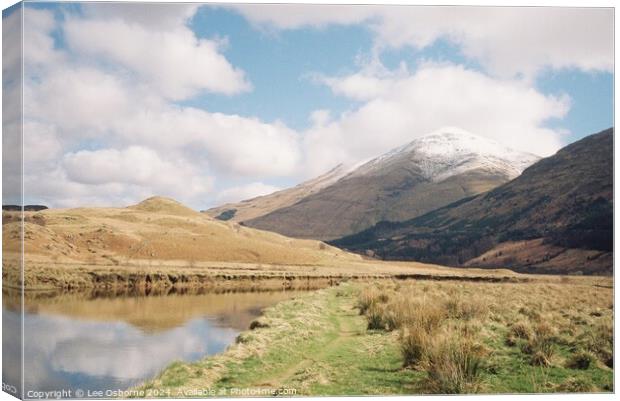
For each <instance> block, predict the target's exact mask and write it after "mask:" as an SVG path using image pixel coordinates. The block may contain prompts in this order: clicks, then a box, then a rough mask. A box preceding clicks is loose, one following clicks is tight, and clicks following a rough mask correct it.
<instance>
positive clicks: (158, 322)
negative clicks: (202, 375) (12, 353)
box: [3, 291, 299, 391]
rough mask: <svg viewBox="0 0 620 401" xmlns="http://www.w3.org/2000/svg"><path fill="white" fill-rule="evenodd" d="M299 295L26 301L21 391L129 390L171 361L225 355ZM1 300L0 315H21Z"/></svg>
mask: <svg viewBox="0 0 620 401" xmlns="http://www.w3.org/2000/svg"><path fill="white" fill-rule="evenodd" d="M297 294H299V292H291V291H289V292H265V293H222V294H212V293H211V294H196V295H178V294H176V295H167V296H149V297H135V296H134V297H129V296H126V297H116V298H107V297H104V298H101V297H92V295H83V294H78V295H63V296H54V297H35V298H33V297H30V298H27V299H26V306H25V308H26V313H25V319H24V332H25V335H24V341H25V346H24V363H25V372H26V377H25V389H26V391H28V390H37V391H50V390H58V389H75V388H81V389H84V390H87V389H90V390H106V389H126V388H128V387H131V386H133V385H136V384H138V383H140V382H142V381H143V380H145V379H147V378H150V377H153V376H155V375H156V374H157V373H158V372H159V371H161V370H162V369H163V368H164V367H166V366H167V365H169V364H170V363H171V362H173V361H175V360H184V361H194V360H197V359H200V358H201V357H203V356H204V355H207V354H214V353H218V352H222V351H223V350H224V349H225V348H226V347H227V346H228V345H229V344H231V343H232V342H234V339H235V337H236V336H237V335H238V334H239V332H240V331H242V330H245V329H246V328H247V327H248V326H249V324H250V322H251V321H252V320H253V319H254V318H255V317H256V316H258V315H259V314H260V312H261V310H262V309H264V308H265V307H267V306H269V305H272V304H275V303H276V302H278V301H281V300H284V299H287V298H291V297H293V296H295V295H297ZM4 299H5V300H6V301H8V302H5V308H8V309H9V310H5V311H4V313H5V317H8V318H11V316H12V317H13V318H18V316H19V315H18V314H17V313H18V312H15V311H11V310H10V309H12V303H11V302H10V300H7V298H6V297H4ZM3 341H11V337H9V338H6V337H4V340H3ZM5 344H6V343H5Z"/></svg>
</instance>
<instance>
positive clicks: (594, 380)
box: [138, 278, 613, 397]
mask: <svg viewBox="0 0 620 401" xmlns="http://www.w3.org/2000/svg"><path fill="white" fill-rule="evenodd" d="M580 280H581V279H579V278H571V279H569V280H564V281H563V282H562V283H556V284H549V283H495V284H494V283H455V282H450V283H447V282H446V283H444V282H416V283H415V284H414V285H416V286H419V287H415V288H414V290H416V291H419V293H420V294H421V293H423V292H424V291H428V292H434V291H436V290H437V291H449V292H451V293H452V295H453V296H452V298H447V299H445V300H446V301H449V300H451V299H452V300H454V299H464V298H463V297H465V298H466V297H468V296H471V295H472V294H474V293H478V292H479V293H480V294H485V293H486V294H487V296H486V297H487V298H488V296H489V295H488V294H492V295H491V296H492V297H495V302H493V303H492V304H491V305H489V306H488V309H485V310H486V312H485V313H484V314H483V315H479V316H469V315H467V316H469V317H468V318H467V322H466V323H467V327H469V328H470V329H472V328H474V327H476V328H477V329H476V330H475V333H476V334H475V339H476V342H477V343H479V344H480V346H481V347H480V349H481V350H484V352H485V356H484V358H483V359H481V363H480V365H479V366H477V367H476V369H477V370H476V386H475V387H471V388H470V387H468V388H469V389H470V391H471V392H474V391H475V392H482V393H515V392H518V393H529V392H558V391H559V392H571V391H604V392H605V391H612V387H613V384H612V383H613V369H612V368H610V367H608V366H605V364H604V363H603V362H601V360H599V359H597V358H596V357H592V358H593V359H589V358H590V356H585V357H583V359H585V360H587V361H588V362H587V363H586V365H587V366H585V368H584V365H583V364H581V365H579V364H577V365H574V364H572V363H573V362H574V359H575V358H576V356H575V355H581V354H583V355H589V354H588V352H590V351H588V350H587V349H586V348H587V346H588V344H589V343H588V341H590V342H592V341H594V342H595V341H597V340H596V339H595V338H594V334H593V332H591V331H589V330H588V328H589V327H590V325H592V324H594V323H597V322H598V323H602V324H603V325H605V324H607V323H610V322H611V316H612V312H613V290H612V289H611V288H604V286H601V283H592V282H589V281H580ZM607 281H609V283H607V284H610V283H611V280H607ZM373 285H376V284H373ZM378 285H383V284H378ZM387 285H389V286H393V287H392V288H391V289H390V294H392V296H396V294H397V292H395V291H398V290H399V289H400V288H401V287H400V284H394V283H390V284H387ZM407 285H409V284H407ZM364 288H365V285H364V284H360V283H344V284H341V285H340V286H338V287H333V288H327V289H322V290H319V291H315V292H313V293H310V294H308V295H304V296H301V297H298V298H297V299H294V300H290V301H285V302H281V303H279V304H277V305H275V306H274V307H271V308H269V309H267V310H266V311H265V313H264V315H263V316H262V317H261V318H259V319H258V320H257V321H255V322H254V323H253V324H252V328H253V330H249V331H247V332H244V333H242V334H241V335H240V336H239V337H238V338H237V342H236V344H234V345H232V346H230V347H229V348H228V349H227V351H226V352H224V353H222V354H220V355H216V356H213V357H210V358H206V359H203V360H201V361H199V362H196V363H190V364H188V363H183V362H177V363H174V364H173V365H171V366H169V367H168V368H167V369H166V370H164V371H163V372H162V373H161V374H160V375H159V376H158V377H157V378H155V379H153V380H151V381H148V382H147V383H145V384H144V385H143V386H141V387H139V388H138V390H139V391H142V392H143V394H145V395H147V396H148V395H149V394H150V395H160V396H169V397H183V396H189V395H192V394H194V395H195V394H196V392H197V391H198V392H203V393H204V394H216V395H221V396H231V395H232V396H234V395H241V394H240V393H239V392H244V391H245V394H248V392H250V393H249V394H268V393H269V392H272V393H275V394H285V395H292V394H295V395H366V394H418V393H433V392H441V391H436V390H434V389H433V387H429V386H428V380H429V375H430V374H431V373H430V371H429V370H428V369H427V368H425V366H426V365H423V364H422V365H419V366H414V367H404V366H405V365H406V364H405V358H404V354H403V352H402V351H403V346H402V339H403V332H402V331H400V330H394V329H391V330H388V329H385V328H381V327H378V328H377V327H372V329H371V330H369V329H368V328H369V322H370V320H369V317H368V316H364V315H361V314H360V311H359V309H358V306H359V305H360V304H359V302H360V294H361V292H362V291H365V290H364ZM384 290H385V289H384ZM507 291H508V292H509V293H510V294H512V295H514V294H517V293H518V294H521V296H520V297H517V298H518V299H519V300H520V302H521V301H522V302H526V301H527V299H525V298H528V297H529V300H530V302H534V303H533V304H531V305H530V304H529V303H527V302H526V304H524V305H523V306H522V307H521V308H517V309H516V310H514V311H512V309H511V307H513V306H514V305H512V303H513V302H512V301H510V302H504V301H505V300H504V299H503V298H502V296H501V294H502V293H506V292H507ZM384 292H385V291H384ZM548 293H552V294H553V297H549V296H547V297H545V296H544V294H548ZM592 295H597V296H596V297H592ZM584 297H587V298H584ZM542 298H544V302H542V303H540V310H537V311H532V310H530V309H528V308H536V307H535V306H534V305H535V304H536V302H538V301H540V300H541V299H542ZM485 299H486V298H485ZM568 304H570V305H572V307H571V308H568V309H567V310H566V311H565V313H564V314H563V313H562V311H561V310H560V309H558V307H559V306H562V305H564V306H566V305H568ZM506 305H508V306H509V308H506V307H505V306H506ZM528 312H536V313H537V314H538V315H539V316H540V317H542V318H543V320H544V319H548V323H549V324H551V325H552V326H553V330H558V331H557V336H556V337H554V340H553V344H552V345H551V347H553V349H554V350H555V351H556V352H555V353H554V354H553V357H552V358H551V357H550V359H549V361H548V362H549V363H548V364H546V365H545V366H540V365H532V364H531V358H532V356H531V355H530V354H528V353H526V352H523V351H522V349H521V348H523V349H526V348H527V347H526V346H525V345H522V346H521V347H520V345H519V344H518V342H519V341H521V340H520V339H513V340H514V342H511V341H509V340H508V339H507V338H508V333H510V332H511V330H513V323H515V321H516V320H515V318H517V317H520V319H519V320H523V319H530V318H529V317H526V314H527V313H528ZM513 313H514V315H513ZM531 315H532V316H534V314H533V313H532V314H531ZM459 319H462V317H458V318H457V317H446V318H445V321H442V324H445V325H452V324H456V323H458V324H461V323H463V321H461V320H459ZM532 319H534V318H532ZM607 320H609V322H607ZM598 323H597V324H598ZM532 324H533V323H532ZM556 326H557V327H556ZM571 326H575V328H574V329H573V331H572V332H567V331H566V330H568V329H569V328H570V327H571ZM446 327H447V326H446ZM554 332H555V331H554ZM590 345H591V344H590ZM584 363H585V362H584ZM252 392H253V393H252Z"/></svg>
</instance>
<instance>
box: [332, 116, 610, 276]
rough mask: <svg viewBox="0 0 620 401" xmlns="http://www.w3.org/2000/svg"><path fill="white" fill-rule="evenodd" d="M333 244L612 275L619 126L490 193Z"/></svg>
mask: <svg viewBox="0 0 620 401" xmlns="http://www.w3.org/2000/svg"><path fill="white" fill-rule="evenodd" d="M331 243H332V244H333V245H336V246H339V247H342V248H346V249H349V250H354V251H357V252H366V253H368V254H371V255H376V256H377V257H379V258H382V259H390V260H416V261H422V262H433V263H440V264H446V265H452V266H479V267H495V266H504V267H507V268H511V269H513V270H516V271H520V272H535V273H584V274H611V273H612V269H613V253H612V252H613V128H610V129H607V130H605V131H602V132H600V133H597V134H594V135H591V136H588V137H586V138H584V139H582V140H580V141H577V142H575V143H573V144H571V145H568V146H566V147H565V148H563V149H561V150H559V151H558V152H557V153H556V154H555V155H553V156H551V157H548V158H545V159H542V160H540V161H538V162H537V163H535V164H534V165H532V166H530V167H529V168H527V169H526V170H525V171H524V172H523V174H522V175H520V176H519V177H517V178H516V179H514V180H512V181H510V182H508V183H506V184H504V185H501V186H499V187H497V188H495V189H493V190H491V191H489V192H487V193H484V194H481V195H477V196H473V197H470V198H465V199H463V200H460V201H458V202H455V203H452V204H450V205H448V206H445V207H443V208H440V209H437V210H434V211H432V212H430V213H427V214H425V215H422V216H419V217H417V218H414V219H411V220H408V221H406V222H381V223H379V224H377V225H375V226H374V227H372V228H370V229H367V230H364V231H362V232H360V233H357V234H355V235H351V236H348V237H344V238H341V239H339V240H336V241H332V242H331Z"/></svg>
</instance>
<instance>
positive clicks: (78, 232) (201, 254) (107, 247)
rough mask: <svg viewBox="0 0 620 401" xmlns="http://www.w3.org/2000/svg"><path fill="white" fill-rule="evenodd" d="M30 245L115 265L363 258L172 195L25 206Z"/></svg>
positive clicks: (9, 223) (35, 255)
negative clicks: (224, 216)
mask: <svg viewBox="0 0 620 401" xmlns="http://www.w3.org/2000/svg"><path fill="white" fill-rule="evenodd" d="M11 213H12V212H4V214H3V223H4V232H3V235H4V244H5V252H11V251H17V250H18V246H19V242H18V241H16V240H18V239H19V224H20V222H19V221H18V220H16V216H15V215H11ZM24 241H25V243H24V251H25V254H26V257H27V258H28V259H30V260H35V261H44V260H49V261H54V262H73V263H87V264H101V263H110V264H116V265H122V264H126V263H128V262H130V261H131V262H135V261H140V260H141V261H145V262H148V261H172V260H177V261H186V262H187V263H197V262H204V261H213V262H217V261H225V262H252V263H277V264H320V263H325V262H327V261H333V260H358V259H359V257H358V256H356V255H352V254H348V253H346V252H343V251H341V250H339V249H337V248H334V247H332V246H329V245H326V244H324V243H322V242H319V241H312V240H296V239H291V238H286V237H284V236H282V235H279V234H274V233H270V232H265V231H259V230H255V229H251V228H247V227H242V226H240V225H238V224H237V223H233V222H222V221H219V220H215V219H213V218H211V217H209V216H207V215H205V214H203V213H198V212H196V211H194V210H192V209H189V208H187V207H185V206H183V205H181V204H180V203H178V202H176V201H174V200H171V199H166V198H161V197H156V198H150V199H147V200H146V201H144V202H141V203H139V204H137V205H134V206H130V207H127V208H78V209H47V210H44V211H40V212H29V213H26V217H25V223H24Z"/></svg>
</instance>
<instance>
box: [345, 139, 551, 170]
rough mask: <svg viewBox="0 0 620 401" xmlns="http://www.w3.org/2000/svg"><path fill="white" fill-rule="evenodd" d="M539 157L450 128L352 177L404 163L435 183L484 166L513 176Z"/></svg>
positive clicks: (380, 159)
mask: <svg viewBox="0 0 620 401" xmlns="http://www.w3.org/2000/svg"><path fill="white" fill-rule="evenodd" d="M539 159H540V157H538V156H536V155H533V154H531V153H526V152H520V151H517V150H514V149H511V148H509V147H506V146H504V145H502V144H500V143H498V142H496V141H494V140H491V139H488V138H484V137H481V136H478V135H474V134H472V133H470V132H467V131H465V130H462V129H460V128H453V127H448V128H442V129H440V130H437V131H435V132H433V133H430V134H428V135H425V136H422V137H420V138H416V139H414V140H413V141H411V142H410V143H408V144H406V145H403V146H400V147H398V148H395V149H393V150H391V151H389V152H387V153H385V154H383V155H381V156H379V157H377V158H375V159H372V160H371V161H369V162H367V163H366V164H364V165H362V166H360V167H359V168H358V169H356V170H355V171H353V172H352V173H351V174H350V176H363V175H377V174H381V171H383V170H385V169H387V170H389V168H390V167H393V166H394V165H396V164H402V165H412V166H416V167H417V168H418V169H420V171H421V174H422V176H423V177H425V178H426V179H428V180H429V181H432V182H439V181H443V180H445V179H447V178H449V177H451V176H454V175H459V174H462V173H465V172H467V171H471V170H480V169H481V170H485V171H488V172H495V173H499V174H503V175H505V176H506V177H507V178H508V179H513V178H515V177H517V176H519V175H520V174H521V172H522V171H523V170H525V169H526V168H527V167H528V166H530V165H532V164H533V163H535V162H536V161H538V160H539Z"/></svg>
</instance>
